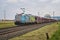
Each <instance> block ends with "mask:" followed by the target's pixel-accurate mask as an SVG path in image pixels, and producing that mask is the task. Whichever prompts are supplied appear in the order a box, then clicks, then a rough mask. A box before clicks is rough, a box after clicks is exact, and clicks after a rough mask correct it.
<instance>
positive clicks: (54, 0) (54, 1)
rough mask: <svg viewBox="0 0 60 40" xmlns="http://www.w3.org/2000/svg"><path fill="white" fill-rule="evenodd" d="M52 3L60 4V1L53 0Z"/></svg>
mask: <svg viewBox="0 0 60 40" xmlns="http://www.w3.org/2000/svg"><path fill="white" fill-rule="evenodd" d="M52 3H60V0H53V1H52Z"/></svg>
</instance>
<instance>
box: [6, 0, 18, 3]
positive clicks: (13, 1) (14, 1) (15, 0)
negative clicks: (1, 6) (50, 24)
mask: <svg viewBox="0 0 60 40" xmlns="http://www.w3.org/2000/svg"><path fill="white" fill-rule="evenodd" d="M7 2H8V3H17V2H18V0H7Z"/></svg>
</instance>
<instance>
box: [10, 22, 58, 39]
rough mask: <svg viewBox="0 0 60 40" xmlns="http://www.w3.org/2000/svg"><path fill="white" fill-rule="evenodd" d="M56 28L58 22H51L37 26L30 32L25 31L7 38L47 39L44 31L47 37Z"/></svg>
mask: <svg viewBox="0 0 60 40" xmlns="http://www.w3.org/2000/svg"><path fill="white" fill-rule="evenodd" d="M57 30H58V24H57V23H52V24H50V25H47V26H44V27H42V28H39V29H37V30H34V31H32V32H29V33H26V34H24V35H21V36H18V37H15V38H11V39H9V40H47V39H46V34H45V33H46V32H47V33H48V34H49V37H50V38H51V36H52V35H53V34H54V33H55V32H56V31H57Z"/></svg>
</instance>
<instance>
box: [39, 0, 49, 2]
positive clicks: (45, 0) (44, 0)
mask: <svg viewBox="0 0 60 40" xmlns="http://www.w3.org/2000/svg"><path fill="white" fill-rule="evenodd" d="M39 1H40V2H47V1H49V0H39Z"/></svg>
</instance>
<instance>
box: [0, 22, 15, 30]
mask: <svg viewBox="0 0 60 40" xmlns="http://www.w3.org/2000/svg"><path fill="white" fill-rule="evenodd" d="M13 26H15V25H14V21H0V29H2V28H8V27H13Z"/></svg>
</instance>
